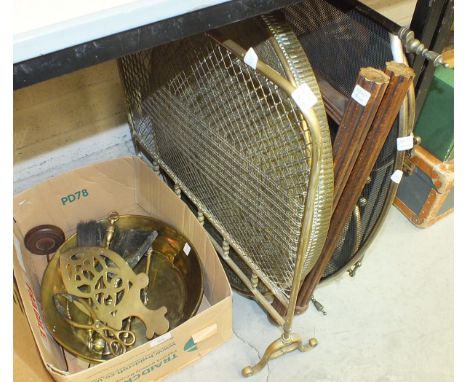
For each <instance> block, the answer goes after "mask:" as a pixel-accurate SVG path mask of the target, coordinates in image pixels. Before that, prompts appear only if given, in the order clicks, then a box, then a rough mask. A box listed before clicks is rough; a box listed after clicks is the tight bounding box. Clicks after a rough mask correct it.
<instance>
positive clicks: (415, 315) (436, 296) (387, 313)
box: [165, 208, 453, 382]
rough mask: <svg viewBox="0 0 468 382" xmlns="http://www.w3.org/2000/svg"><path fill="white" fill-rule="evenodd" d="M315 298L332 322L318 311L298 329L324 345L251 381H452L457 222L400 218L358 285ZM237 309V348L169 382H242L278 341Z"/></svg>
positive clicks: (335, 287)
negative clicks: (417, 223) (424, 223)
mask: <svg viewBox="0 0 468 382" xmlns="http://www.w3.org/2000/svg"><path fill="white" fill-rule="evenodd" d="M315 297H316V298H317V299H318V300H319V301H320V302H321V303H322V304H323V305H324V306H325V308H326V311H327V313H328V314H327V315H326V316H323V315H322V314H321V313H319V312H317V311H316V310H315V309H314V308H313V307H312V308H310V309H309V310H308V311H307V312H306V313H305V314H303V315H301V316H297V317H296V319H295V321H294V328H295V331H296V332H298V333H300V334H301V335H302V336H303V337H304V338H309V337H310V336H315V337H316V338H317V339H318V340H319V345H318V346H317V347H316V348H315V349H313V350H311V351H310V352H308V353H299V352H294V353H290V354H287V355H285V356H283V357H281V358H278V359H275V360H273V361H271V362H270V363H269V365H268V367H267V368H265V369H264V370H263V371H262V372H261V373H259V374H258V375H255V376H254V377H251V378H249V379H247V380H248V381H252V382H254V381H255V382H257V381H269V382H279V381H314V382H325V381H327V382H332V381H333V382H335V381H359V382H363V381H372V382H373V381H389V382H396V381H404V382H412V381H418V382H419V381H421V382H422V381H423V382H432V381H434V382H444V381H452V380H453V215H451V216H449V217H446V218H445V219H444V220H442V221H439V222H438V223H436V224H435V225H434V226H432V227H429V228H426V229H419V228H416V227H414V226H413V225H412V224H411V223H409V221H408V220H407V219H406V218H405V217H404V216H403V215H401V214H400V212H399V211H398V210H396V209H395V208H392V209H391V211H390V214H389V216H388V218H387V220H386V222H385V224H384V226H383V228H382V230H381V232H380V235H379V236H378V237H377V239H376V240H375V241H374V242H373V243H372V245H371V246H370V248H369V250H368V252H367V255H366V257H365V259H364V262H363V266H362V267H361V268H360V269H359V270H358V271H357V273H356V276H355V277H354V278H350V277H349V276H347V275H343V277H340V278H339V279H338V280H336V281H333V282H331V283H328V284H326V285H323V286H321V287H319V289H318V290H317V291H316V293H315ZM233 303H234V317H233V325H234V335H233V337H232V339H231V340H230V341H228V342H227V343H225V344H224V345H223V346H222V347H220V348H218V349H216V350H215V351H213V352H212V353H210V354H208V355H206V356H205V357H204V358H202V359H201V360H199V361H197V362H196V363H194V364H193V365H191V366H189V367H187V368H185V369H183V370H182V371H180V372H178V373H177V374H174V375H173V376H171V377H169V378H167V379H166V380H165V381H167V382H169V381H170V382H176V381H187V380H193V381H223V382H228V381H239V380H241V379H243V377H242V376H241V373H240V371H241V369H242V368H243V367H244V366H246V365H249V364H251V363H256V362H257V361H258V359H259V357H260V356H261V355H262V354H263V351H264V349H265V348H266V346H268V344H269V343H270V342H271V341H272V340H274V339H276V338H277V337H278V336H279V334H280V331H279V330H278V328H276V327H274V326H272V325H271V324H270V323H269V321H268V320H267V319H266V317H265V314H264V313H263V311H262V310H261V309H260V308H259V307H258V306H257V305H256V304H255V303H254V302H252V301H250V300H247V299H245V298H243V297H241V296H239V295H237V294H235V295H234V298H233ZM247 380H246V381H247Z"/></svg>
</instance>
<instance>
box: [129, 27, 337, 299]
mask: <svg viewBox="0 0 468 382" xmlns="http://www.w3.org/2000/svg"><path fill="white" fill-rule="evenodd" d="M233 28H234V27H232V26H231V27H229V28H227V29H226V30H225V31H223V32H224V33H229V32H230V31H231V33H229V34H228V35H229V36H233V35H234V36H236V35H237V36H240V38H238V39H237V40H235V41H241V42H242V43H243V44H242V45H243V46H244V47H245V48H248V47H249V46H255V49H256V51H257V53H258V54H259V57H260V59H263V57H265V61H266V62H267V63H268V64H270V65H271V66H273V67H276V69H277V70H278V71H280V73H282V74H283V75H284V74H285V73H286V72H287V70H285V68H284V67H283V66H282V64H281V61H280V60H279V59H278V58H276V59H275V57H276V56H277V54H278V53H277V52H275V50H274V49H273V45H274V43H275V42H274V41H269V40H265V39H264V38H263V36H268V33H267V29H266V28H265V27H264V26H263V24H262V23H260V22H259V21H248V22H244V23H241V24H240V25H238V29H233ZM242 28H245V29H242ZM244 30H245V31H247V32H250V33H246V32H243V33H242V31H244ZM255 30H260V32H261V33H256V34H253V33H252V31H255ZM252 36H255V37H252ZM259 36H261V38H259ZM233 39H234V38H233ZM252 39H253V40H252ZM249 40H252V41H249ZM254 40H255V41H254ZM248 42H252V44H249V45H247V46H246V45H245V44H246V43H248ZM148 62H149V65H150V67H151V69H150V75H149V76H148V75H144V76H140V75H139V74H138V70H139V69H137V70H135V68H142V67H145V66H146V68H147V67H148V64H144V63H148ZM121 71H122V79H123V82H124V85H125V88H126V91H127V97H128V98H130V99H129V101H128V102H129V106H130V123H131V125H132V130H133V132H134V135H135V139H136V140H137V142H138V143H139V144H141V145H142V146H143V147H144V148H145V149H146V151H148V152H149V153H150V154H151V156H153V158H154V159H156V160H157V161H159V162H160V163H161V165H162V167H163V168H167V169H169V171H170V172H171V173H173V174H175V175H176V177H177V181H180V182H181V183H183V185H185V186H186V187H187V189H188V190H190V195H189V196H190V198H191V199H192V200H195V202H196V204H197V205H201V206H202V207H203V209H204V211H203V212H204V213H205V214H206V215H207V216H208V218H209V219H210V220H211V221H213V222H215V223H216V224H218V225H220V226H222V227H223V230H224V231H225V232H223V234H225V233H227V235H228V236H229V238H230V241H231V243H232V244H233V247H234V249H235V250H236V252H242V254H243V255H244V256H246V257H248V258H249V259H250V260H251V261H252V263H253V266H254V268H255V269H256V271H258V272H259V273H260V274H261V275H263V276H265V277H266V278H267V279H268V280H269V282H271V283H272V284H273V285H274V287H275V292H278V293H280V294H282V295H283V296H286V297H287V296H288V294H289V289H290V287H291V284H292V279H293V272H294V264H295V260H296V255H297V247H298V239H299V234H300V230H301V220H302V215H303V212H304V201H305V195H306V191H307V185H308V176H309V165H308V163H309V159H310V158H309V157H308V152H309V148H308V147H307V145H308V144H307V143H306V140H305V137H304V135H303V126H304V124H305V121H304V119H303V117H302V114H301V113H300V111H299V110H298V108H297V107H296V104H295V103H294V101H292V100H291V99H290V98H289V97H288V95H287V94H286V93H284V92H283V91H282V90H281V89H280V88H278V86H277V85H276V84H274V83H272V82H271V81H270V80H268V79H267V78H265V77H263V76H262V75H260V74H258V73H257V72H256V71H254V70H253V69H251V68H250V67H248V66H247V65H245V64H244V63H243V62H242V61H240V60H239V59H238V58H236V57H235V56H234V55H233V54H232V53H230V52H229V51H227V50H226V49H225V48H223V47H221V46H219V45H217V44H216V43H214V42H213V41H211V40H210V39H209V38H207V37H206V36H197V37H194V38H190V39H185V40H182V41H178V42H175V43H172V44H169V45H166V46H162V47H158V48H155V49H153V50H152V51H151V52H141V53H138V54H135V55H132V56H128V57H125V58H123V59H122V60H121ZM146 71H147V70H146ZM309 72H310V73H311V70H310V66H309ZM142 77H143V78H142ZM312 77H313V74H312ZM141 81H143V82H145V85H144V86H140V85H139V83H140V82H141ZM314 81H315V80H314ZM148 83H149V84H148ZM135 88H137V89H135ZM315 90H316V91H315V93H316V94H317V95H319V93H318V91H317V89H315ZM318 107H321V108H322V109H323V105H322V104H321V102H319V105H318ZM322 112H323V110H322ZM324 115H325V114H324V112H323V116H324ZM323 119H324V118H323ZM323 119H322V121H321V122H322V124H323V129H322V135H324V133H325V135H324V139H323V140H324V146H326V147H325V150H323V151H324V152H325V153H326V155H325V158H326V161H325V162H324V163H326V164H327V166H328V167H329V168H327V170H326V175H327V176H328V178H327V179H326V182H325V183H322V184H321V186H319V192H318V195H317V197H316V206H315V210H314V211H315V215H314V223H315V224H314V227H313V235H312V237H311V240H310V242H309V248H308V251H307V255H306V264H305V266H304V269H303V271H302V274H301V275H302V277H304V276H305V275H306V274H307V273H308V272H309V271H310V269H311V267H312V266H313V264H314V263H315V260H316V258H317V257H318V255H319V254H320V251H321V248H322V246H323V241H324V239H325V236H326V232H327V230H328V224H329V218H330V211H329V207H330V206H329V204H330V201H331V195H332V192H333V189H332V185H333V180H332V178H331V177H329V174H331V155H330V152H331V149H330V138H329V135H328V134H329V133H328V126H327V124H326V120H325V121H324V120H323ZM309 144H310V143H309ZM330 186H331V187H330Z"/></svg>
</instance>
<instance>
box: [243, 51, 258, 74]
mask: <svg viewBox="0 0 468 382" xmlns="http://www.w3.org/2000/svg"><path fill="white" fill-rule="evenodd" d="M244 62H245V63H246V64H247V65H249V66H250V67H251V68H252V69H257V62H258V56H257V53H255V50H253V48H249V50H248V51H247V53H246V54H245V56H244Z"/></svg>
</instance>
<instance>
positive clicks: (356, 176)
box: [297, 62, 414, 307]
mask: <svg viewBox="0 0 468 382" xmlns="http://www.w3.org/2000/svg"><path fill="white" fill-rule="evenodd" d="M385 73H386V74H387V75H388V76H389V77H390V80H389V83H388V86H387V89H386V91H385V94H384V96H383V98H382V101H381V103H380V106H379V108H378V110H377V113H376V115H375V117H374V120H373V122H372V125H371V128H370V129H369V132H368V134H367V136H366V139H365V140H364V144H363V146H362V149H361V151H360V153H359V155H358V157H357V160H356V163H355V165H354V167H353V169H352V171H351V173H350V176H349V179H350V181H349V182H348V183H347V184H346V186H345V187H344V189H343V192H342V194H341V198H340V199H339V201H338V203H337V205H336V208H335V210H334V212H333V215H332V218H331V222H330V229H329V231H328V235H327V239H326V241H325V245H324V247H323V249H322V254H321V255H320V257H319V259H318V260H317V263H316V264H315V266H314V267H313V268H312V271H311V272H310V273H309V274H308V275H307V276H306V278H305V279H304V282H303V284H302V287H301V290H300V292H299V297H298V300H297V306H302V307H303V306H307V305H308V303H309V300H310V297H311V296H312V294H313V291H314V290H315V287H316V286H317V285H318V283H319V282H320V279H321V277H322V275H323V272H324V271H325V268H326V267H327V264H328V263H329V262H330V259H331V258H332V256H333V253H334V251H335V248H336V245H337V242H338V239H339V238H340V235H341V234H342V232H343V229H344V227H345V225H346V222H347V221H348V219H349V217H350V216H351V214H352V211H353V208H354V206H355V205H356V203H357V201H358V198H359V196H360V194H361V192H362V190H363V188H364V186H365V184H366V180H367V177H368V176H369V174H370V172H371V170H372V168H373V167H374V164H375V162H376V160H377V157H378V155H379V153H380V151H381V149H382V147H383V145H384V143H385V140H386V138H387V136H388V134H389V133H390V130H391V128H392V126H393V123H394V121H395V119H396V117H397V115H398V112H399V109H400V106H401V104H402V102H403V100H404V98H405V95H406V92H407V91H408V89H409V86H410V84H411V82H412V81H413V78H414V71H413V70H412V69H411V68H409V67H408V66H406V65H404V64H398V63H396V62H389V63H387V65H386V69H385Z"/></svg>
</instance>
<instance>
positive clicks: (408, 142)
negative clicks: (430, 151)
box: [396, 134, 414, 151]
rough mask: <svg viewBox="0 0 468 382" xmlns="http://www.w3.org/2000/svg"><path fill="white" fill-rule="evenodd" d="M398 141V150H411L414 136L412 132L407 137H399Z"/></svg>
mask: <svg viewBox="0 0 468 382" xmlns="http://www.w3.org/2000/svg"><path fill="white" fill-rule="evenodd" d="M396 143H397V150H398V151H406V150H411V149H412V148H413V146H414V136H413V134H411V135H408V136H407V137H400V138H397V140H396Z"/></svg>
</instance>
